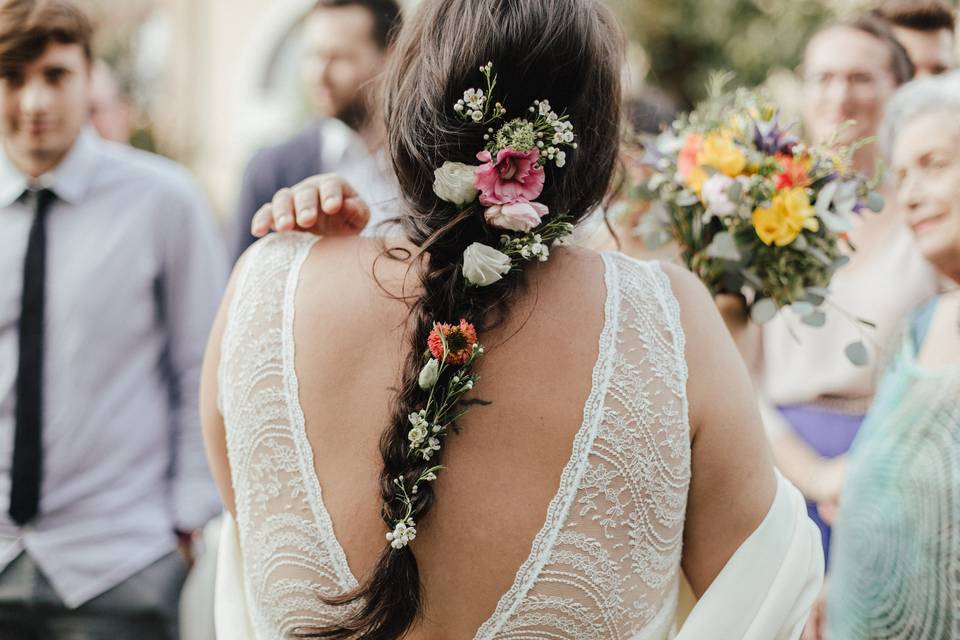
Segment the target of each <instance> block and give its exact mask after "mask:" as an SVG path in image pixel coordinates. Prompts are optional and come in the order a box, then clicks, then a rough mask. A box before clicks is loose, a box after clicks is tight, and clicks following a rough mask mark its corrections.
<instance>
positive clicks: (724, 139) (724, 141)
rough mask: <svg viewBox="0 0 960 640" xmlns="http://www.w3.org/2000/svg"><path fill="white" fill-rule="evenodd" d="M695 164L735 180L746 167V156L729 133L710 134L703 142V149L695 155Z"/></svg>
mask: <svg viewBox="0 0 960 640" xmlns="http://www.w3.org/2000/svg"><path fill="white" fill-rule="evenodd" d="M697 164H699V165H700V166H708V167H713V168H714V169H716V170H717V171H719V172H720V173H724V174H726V175H728V176H730V177H731V178H736V177H737V176H738V175H740V174H741V173H743V170H744V169H745V168H746V167H747V156H746V155H745V154H744V153H743V151H741V150H740V149H739V147H737V145H736V143H734V141H733V136H732V135H730V134H729V133H727V134H726V135H724V134H721V133H711V134H709V135H707V136H706V138H704V140H703V149H701V150H700V153H698V154H697Z"/></svg>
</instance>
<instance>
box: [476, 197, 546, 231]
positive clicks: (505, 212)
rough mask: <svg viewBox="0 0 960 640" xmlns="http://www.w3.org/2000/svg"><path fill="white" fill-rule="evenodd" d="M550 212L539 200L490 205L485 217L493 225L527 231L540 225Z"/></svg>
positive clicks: (499, 227)
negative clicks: (541, 220)
mask: <svg viewBox="0 0 960 640" xmlns="http://www.w3.org/2000/svg"><path fill="white" fill-rule="evenodd" d="M548 212H549V209H547V206H546V205H543V204H540V203H539V202H512V203H510V204H496V205H493V206H492V207H488V208H487V210H486V211H484V212H483V218H484V220H486V221H487V224H489V225H490V226H491V227H496V228H498V229H507V230H508V231H522V232H523V233H526V232H527V231H530V230H531V229H533V228H535V227H539V226H540V219H541V218H542V217H543V216H545V215H547V213H548Z"/></svg>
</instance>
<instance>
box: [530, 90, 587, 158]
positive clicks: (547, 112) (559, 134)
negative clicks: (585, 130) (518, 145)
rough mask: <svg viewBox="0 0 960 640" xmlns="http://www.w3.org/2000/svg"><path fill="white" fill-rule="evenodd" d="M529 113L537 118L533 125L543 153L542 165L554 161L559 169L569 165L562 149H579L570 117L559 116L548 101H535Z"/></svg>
mask: <svg viewBox="0 0 960 640" xmlns="http://www.w3.org/2000/svg"><path fill="white" fill-rule="evenodd" d="M529 111H530V113H533V114H535V116H536V117H535V119H534V120H533V122H531V124H532V125H533V132H534V135H535V137H536V144H537V148H538V149H540V152H541V156H540V165H541V166H542V165H544V164H546V163H547V162H548V161H551V160H552V161H553V162H554V163H556V165H557V166H558V167H563V166H564V165H565V164H566V163H567V153H566V151H563V149H562V147H569V148H570V149H576V148H577V142H576V139H577V136H576V135H575V134H574V132H573V123H572V122H570V116H568V115H567V114H565V113H564V114H558V113H557V112H556V111H554V110H553V108H552V107H551V106H550V101H548V100H534V101H533V104H532V105H531V106H530V109H529ZM525 122H529V121H525Z"/></svg>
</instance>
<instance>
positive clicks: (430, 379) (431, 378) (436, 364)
mask: <svg viewBox="0 0 960 640" xmlns="http://www.w3.org/2000/svg"><path fill="white" fill-rule="evenodd" d="M439 377H440V361H439V360H438V359H437V358H430V361H429V362H427V364H425V365H423V369H421V370H420V376H419V377H418V378H417V383H418V384H419V385H420V388H421V389H423V390H424V391H429V390H430V389H432V388H433V386H434V385H435V384H437V379H438V378H439Z"/></svg>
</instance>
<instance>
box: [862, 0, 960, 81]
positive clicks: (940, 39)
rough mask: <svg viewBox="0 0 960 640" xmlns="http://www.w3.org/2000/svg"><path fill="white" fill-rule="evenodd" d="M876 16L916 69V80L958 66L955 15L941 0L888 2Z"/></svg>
mask: <svg viewBox="0 0 960 640" xmlns="http://www.w3.org/2000/svg"><path fill="white" fill-rule="evenodd" d="M876 14H877V15H878V16H880V17H881V18H883V19H884V20H886V21H887V22H888V23H889V24H890V27H891V28H892V29H893V33H894V35H896V37H897V40H899V41H900V43H901V44H902V45H903V46H904V48H905V49H906V50H907V53H909V54H910V59H911V60H912V61H913V65H914V66H915V67H916V69H917V77H918V78H922V77H924V76H932V75H937V74H938V73H943V72H945V71H949V70H950V69H953V68H955V67H956V66H957V51H956V47H957V42H956V19H957V17H956V14H955V12H954V9H953V7H952V6H950V5H949V4H948V3H946V2H944V1H943V0H888V1H887V2H884V3H883V4H882V5H881V6H880V8H879V9H877V10H876Z"/></svg>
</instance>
